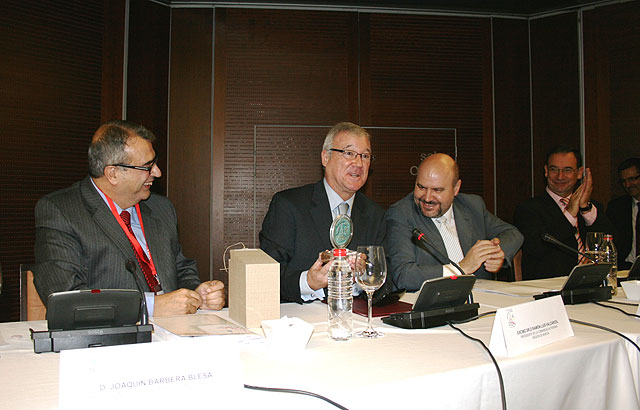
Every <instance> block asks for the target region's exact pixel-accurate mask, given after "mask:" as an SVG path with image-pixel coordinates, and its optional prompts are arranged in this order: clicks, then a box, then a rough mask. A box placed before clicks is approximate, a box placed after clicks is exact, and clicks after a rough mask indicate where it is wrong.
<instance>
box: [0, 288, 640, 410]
mask: <svg viewBox="0 0 640 410" xmlns="http://www.w3.org/2000/svg"><path fill="white" fill-rule="evenodd" d="M563 280H564V279H563V278H553V279H544V280H538V281H524V282H516V283H507V282H496V281H487V280H478V281H477V282H476V285H475V287H474V291H473V294H474V297H475V301H476V302H479V303H480V313H483V312H490V311H494V310H496V309H497V308H502V307H507V306H512V305H516V304H520V303H524V302H529V301H531V300H533V299H532V295H534V294H538V293H541V292H543V291H545V290H549V289H558V288H559V287H560V286H561V284H562V281H563ZM415 297H416V295H415V294H407V295H405V297H404V298H403V300H405V301H407V302H413V301H414V300H415ZM615 299H618V300H620V301H623V302H627V303H633V302H630V301H628V300H626V299H625V298H624V293H623V292H622V289H621V288H620V294H619V295H618V296H617V297H616V298H615ZM605 303H606V302H605ZM635 303H636V304H637V302H635ZM608 304H610V305H612V306H616V307H619V308H622V309H623V310H624V311H626V312H628V313H636V311H637V306H630V305H620V304H612V303H608ZM280 310H281V316H285V315H286V316H288V317H297V318H300V319H302V320H304V321H306V322H308V323H310V324H312V325H313V326H314V332H313V335H312V337H311V339H310V341H309V343H308V345H307V347H306V349H305V350H303V351H300V352H298V353H292V354H284V353H283V352H281V351H280V352H277V353H276V352H274V353H273V354H270V353H269V351H266V353H265V349H264V348H260V349H258V348H253V347H252V345H251V344H247V346H245V347H243V349H242V354H241V356H240V358H241V362H242V378H243V383H245V384H250V385H255V386H269V387H280V388H290V389H301V390H306V391H311V392H314V393H317V394H321V395H323V396H326V397H328V398H330V399H331V400H333V401H335V402H337V403H339V404H341V405H342V406H344V407H346V408H349V409H360V408H361V409H381V408H388V409H395V408H424V409H427V408H429V409H488V410H493V409H500V408H501V396H500V387H499V381H498V377H497V372H496V369H495V367H494V365H493V363H492V362H491V360H490V358H489V356H488V354H487V353H486V351H484V349H482V347H481V346H480V345H479V344H478V343H476V342H474V341H471V340H469V339H467V338H465V337H463V336H462V335H461V334H459V333H458V332H457V331H455V330H454V329H452V328H450V327H448V326H442V327H437V328H432V329H424V330H422V329H420V330H407V329H400V328H395V327H392V326H388V325H385V324H383V323H382V321H381V320H380V319H379V318H375V319H374V326H375V327H376V328H377V329H379V330H382V331H383V332H384V333H385V336H384V337H383V338H380V339H373V340H368V339H360V338H353V339H352V340H350V341H348V342H335V341H331V340H329V338H328V337H327V332H326V327H327V322H326V320H327V307H326V305H325V304H323V303H321V302H314V303H310V304H305V305H297V304H281V306H280ZM566 310H567V313H568V316H569V318H571V319H576V320H580V321H585V322H590V323H594V324H598V325H601V326H606V327H609V328H612V329H615V330H617V331H618V332H620V333H622V334H624V335H625V336H627V337H629V338H630V339H631V340H633V341H634V342H636V343H640V320H639V319H637V318H633V317H629V316H626V315H624V314H622V313H620V312H618V311H615V310H612V309H607V308H604V307H601V306H598V305H595V304H592V303H588V304H582V305H568V306H566ZM199 314H214V315H219V316H221V317H223V318H225V319H228V312H227V311H226V310H223V311H220V312H201V313H199ZM494 318H495V315H487V316H485V317H482V318H480V319H478V320H475V321H472V322H469V323H465V324H462V325H459V327H460V328H461V329H463V330H464V331H465V332H467V333H468V334H469V335H471V336H473V337H475V338H478V339H480V340H482V341H484V343H485V344H486V345H487V346H488V345H489V341H490V338H491V330H492V326H493V322H494ZM365 325H366V318H364V317H361V316H357V315H354V328H355V329H356V330H357V329H359V328H364V327H365ZM29 328H33V329H34V330H46V322H45V321H37V322H11V323H1V324H0V409H56V408H58V396H59V392H58V389H59V383H58V378H59V375H58V372H59V361H60V359H59V358H60V354H58V353H42V354H35V353H34V352H33V343H32V341H31V339H30V334H29ZM572 328H573V331H574V337H570V338H567V339H563V340H561V341H559V342H556V343H553V344H551V345H547V346H544V347H541V348H538V349H535V350H533V351H530V352H528V353H525V354H522V355H520V356H517V357H511V358H500V359H498V364H499V366H500V369H501V371H502V375H503V378H504V388H505V393H506V404H507V408H508V409H536V410H538V409H571V410H573V409H640V382H639V380H640V379H639V374H640V355H639V354H638V351H637V350H636V349H635V347H634V346H633V345H632V344H630V343H629V342H627V341H626V340H624V339H623V338H621V337H619V336H617V335H615V334H612V333H609V332H606V331H603V330H600V329H596V328H593V327H587V326H583V325H580V324H574V323H572ZM256 331H257V332H260V331H259V329H256ZM208 337H209V338H221V337H222V338H224V337H229V336H208ZM172 338H180V337H179V336H176V335H173V334H171V333H169V332H167V331H165V330H164V329H162V328H160V327H159V326H157V325H156V329H155V333H154V336H153V339H154V342H162V341H166V340H171V339H172ZM216 353H218V354H219V353H222V354H224V352H212V354H216ZM241 392H242V393H241V394H240V395H241V397H238V398H237V406H234V407H237V408H249V407H254V406H255V407H258V406H259V407H261V408H276V407H277V408H304V409H315V408H318V409H330V408H335V407H333V406H332V405H330V404H329V403H327V402H325V401H322V400H319V399H317V398H314V397H309V396H302V395H295V394H289V393H274V392H263V391H253V390H247V389H244V390H241ZM200 393H202V394H200ZM192 394H194V395H199V394H200V397H202V405H203V406H205V408H216V406H215V403H216V400H215V398H213V397H211V395H209V394H206V392H192ZM150 406H154V407H156V408H163V406H162V401H158V400H151V401H150ZM90 407H91V406H88V407H87V408H90Z"/></svg>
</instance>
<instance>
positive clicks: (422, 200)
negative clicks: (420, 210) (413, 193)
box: [418, 199, 440, 205]
mask: <svg viewBox="0 0 640 410" xmlns="http://www.w3.org/2000/svg"><path fill="white" fill-rule="evenodd" d="M418 202H420V203H423V204H425V205H438V204H439V203H440V202H437V201H425V200H424V199H418Z"/></svg>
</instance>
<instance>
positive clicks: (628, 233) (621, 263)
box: [607, 158, 640, 269]
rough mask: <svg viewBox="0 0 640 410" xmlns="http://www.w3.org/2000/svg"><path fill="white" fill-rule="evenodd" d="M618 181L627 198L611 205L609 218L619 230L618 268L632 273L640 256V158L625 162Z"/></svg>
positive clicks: (610, 202) (616, 240)
mask: <svg viewBox="0 0 640 410" xmlns="http://www.w3.org/2000/svg"><path fill="white" fill-rule="evenodd" d="M618 178H619V181H620V184H621V185H622V187H623V188H624V190H625V192H626V193H627V195H624V196H621V197H619V198H615V199H612V200H611V201H609V204H608V205H607V217H608V218H609V219H610V220H611V222H612V223H613V225H614V226H615V227H616V236H614V237H613V242H614V243H615V245H616V247H617V248H618V268H620V269H629V268H630V267H631V264H632V263H633V262H634V261H635V260H636V257H637V256H638V254H640V218H638V211H639V210H640V205H638V204H639V203H640V202H639V201H640V158H629V159H626V160H624V161H622V162H621V163H620V165H619V166H618Z"/></svg>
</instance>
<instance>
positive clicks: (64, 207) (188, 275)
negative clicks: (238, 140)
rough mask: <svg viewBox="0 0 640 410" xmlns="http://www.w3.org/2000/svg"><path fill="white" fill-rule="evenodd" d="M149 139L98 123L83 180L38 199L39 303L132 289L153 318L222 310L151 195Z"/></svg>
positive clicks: (220, 290) (167, 210)
mask: <svg viewBox="0 0 640 410" xmlns="http://www.w3.org/2000/svg"><path fill="white" fill-rule="evenodd" d="M154 140H155V136H154V135H153V133H152V132H151V131H149V130H147V129H146V128H145V127H143V126H141V125H138V124H134V123H132V122H128V121H120V120H113V121H109V122H107V123H105V124H102V125H101V126H100V127H99V128H98V130H97V131H96V132H95V134H94V136H93V139H92V141H91V145H90V146H89V174H90V175H89V176H87V177H86V178H85V179H83V180H82V181H80V182H77V183H75V184H74V185H72V186H71V187H69V188H65V189H62V190H60V191H56V192H53V193H51V194H48V195H46V196H45V197H43V198H41V199H40V200H39V201H38V204H37V205H36V209H35V219H36V243H35V257H36V264H35V265H34V266H33V268H32V270H33V274H34V285H35V287H36V289H37V291H38V294H39V295H40V298H41V299H42V301H43V302H44V303H45V305H46V303H47V297H48V296H49V294H51V293H53V292H60V291H69V290H76V289H137V287H136V282H135V278H134V276H133V274H132V272H131V271H135V275H138V276H139V278H140V279H141V280H142V283H143V284H144V285H145V294H146V299H147V307H148V309H149V314H150V315H154V316H166V315H178V314H186V313H195V311H196V310H197V309H221V308H222V307H223V306H224V300H225V297H224V285H223V283H222V282H220V281H207V282H203V283H201V282H200V278H199V276H198V270H197V268H196V264H195V261H194V260H192V259H189V258H186V257H185V256H184V255H183V254H182V247H181V246H180V243H179V241H178V231H177V218H176V211H175V209H174V207H173V205H172V204H171V202H170V201H169V199H167V198H166V197H163V196H161V195H156V194H154V193H152V192H151V185H152V184H153V181H154V180H155V178H159V177H160V176H161V175H162V172H161V171H160V168H158V165H157V163H156V154H155V151H154V149H153V145H152V143H153V141H154Z"/></svg>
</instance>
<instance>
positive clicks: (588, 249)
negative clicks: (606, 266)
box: [584, 232, 604, 262]
mask: <svg viewBox="0 0 640 410" xmlns="http://www.w3.org/2000/svg"><path fill="white" fill-rule="evenodd" d="M603 243H604V234H603V233H602V232H587V238H586V243H585V244H584V249H585V253H586V254H587V255H589V256H590V257H592V258H593V259H592V260H591V261H592V262H593V261H595V262H600V257H601V255H600V251H601V250H602V244H603Z"/></svg>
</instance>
